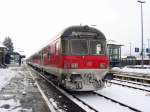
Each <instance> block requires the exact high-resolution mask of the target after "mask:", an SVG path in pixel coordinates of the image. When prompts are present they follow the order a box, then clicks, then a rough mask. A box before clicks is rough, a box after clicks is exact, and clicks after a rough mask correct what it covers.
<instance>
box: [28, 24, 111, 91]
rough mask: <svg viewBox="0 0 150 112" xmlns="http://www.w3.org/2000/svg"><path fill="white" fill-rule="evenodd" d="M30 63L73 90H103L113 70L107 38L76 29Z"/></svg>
mask: <svg viewBox="0 0 150 112" xmlns="http://www.w3.org/2000/svg"><path fill="white" fill-rule="evenodd" d="M28 63H29V64H31V65H32V66H35V67H37V68H40V69H43V70H45V71H46V72H48V73H50V74H52V75H53V76H54V77H55V79H57V80H58V81H59V83H60V84H62V85H63V86H64V87H66V88H67V89H69V90H73V91H95V90H99V89H101V88H103V87H104V79H105V77H106V76H107V73H108V69H109V58H108V55H107V48H106V38H105V36H104V34H103V33H102V32H100V31H99V30H97V29H96V28H93V27H89V26H72V27H69V28H67V29H65V30H64V31H63V32H62V33H60V34H59V35H57V36H56V37H55V38H54V39H53V40H52V41H51V42H49V44H48V45H46V46H45V47H44V48H42V49H41V50H40V51H39V52H37V53H35V54H34V55H32V56H31V57H30V58H29V59H28Z"/></svg>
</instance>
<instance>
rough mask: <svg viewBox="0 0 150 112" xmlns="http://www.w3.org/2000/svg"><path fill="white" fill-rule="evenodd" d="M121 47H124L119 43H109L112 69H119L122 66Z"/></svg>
mask: <svg viewBox="0 0 150 112" xmlns="http://www.w3.org/2000/svg"><path fill="white" fill-rule="evenodd" d="M121 46H123V45H122V44H120V43H118V42H117V41H114V40H108V41H107V48H108V54H109V59H110V66H111V67H117V66H120V64H121Z"/></svg>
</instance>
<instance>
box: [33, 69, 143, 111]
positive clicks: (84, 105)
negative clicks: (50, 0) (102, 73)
mask: <svg viewBox="0 0 150 112" xmlns="http://www.w3.org/2000/svg"><path fill="white" fill-rule="evenodd" d="M35 72H36V73H37V74H39V75H40V77H42V78H43V79H44V80H45V81H46V82H48V83H49V84H51V85H52V86H53V87H55V88H56V89H57V90H59V91H60V92H61V93H62V94H64V95H65V96H67V97H68V98H69V99H71V100H72V101H74V103H77V104H78V105H79V104H81V105H79V106H81V108H83V109H84V110H85V111H90V112H99V111H101V110H99V109H96V108H95V107H93V106H91V105H90V104H89V103H87V102H85V101H84V100H82V98H80V97H78V95H76V94H74V93H72V92H69V91H64V90H62V89H61V88H59V87H57V86H56V85H55V84H54V83H53V82H51V81H50V80H49V77H48V76H46V75H45V76H43V75H42V74H40V73H39V72H37V71H35ZM91 93H92V94H93V95H94V96H95V95H96V96H99V97H102V98H104V99H105V100H106V101H107V102H110V101H111V103H112V104H119V105H120V106H121V107H122V108H129V109H130V110H131V111H135V112H141V111H140V110H138V109H136V108H133V107H131V106H128V105H126V104H123V103H121V102H119V101H116V100H114V99H111V98H109V97H106V96H104V95H101V94H99V93H96V92H90V94H91ZM83 94H85V92H84V93H83ZM87 108H88V109H87ZM55 110H57V108H56V107H55ZM57 111H58V110H57Z"/></svg>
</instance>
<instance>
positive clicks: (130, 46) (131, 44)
mask: <svg viewBox="0 0 150 112" xmlns="http://www.w3.org/2000/svg"><path fill="white" fill-rule="evenodd" d="M129 44H130V56H131V45H132V43H131V42H129Z"/></svg>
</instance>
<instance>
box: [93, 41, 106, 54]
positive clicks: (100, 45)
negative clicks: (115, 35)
mask: <svg viewBox="0 0 150 112" xmlns="http://www.w3.org/2000/svg"><path fill="white" fill-rule="evenodd" d="M104 53H105V42H102V41H98V40H90V54H91V55H102V54H104Z"/></svg>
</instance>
